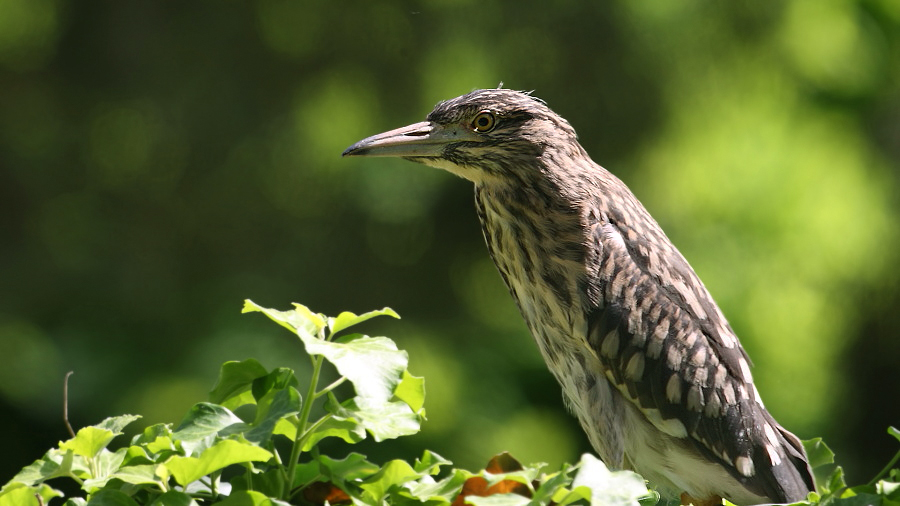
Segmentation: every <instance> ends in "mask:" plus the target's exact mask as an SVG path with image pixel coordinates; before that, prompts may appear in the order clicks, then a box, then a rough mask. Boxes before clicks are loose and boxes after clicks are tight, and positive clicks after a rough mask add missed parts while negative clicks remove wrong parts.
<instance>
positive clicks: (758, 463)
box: [343, 86, 815, 506]
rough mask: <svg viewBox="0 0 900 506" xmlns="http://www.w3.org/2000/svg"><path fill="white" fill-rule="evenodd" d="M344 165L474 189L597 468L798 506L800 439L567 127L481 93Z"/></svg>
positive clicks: (637, 212)
mask: <svg viewBox="0 0 900 506" xmlns="http://www.w3.org/2000/svg"><path fill="white" fill-rule="evenodd" d="M343 156H347V157H399V158H404V159H406V160H410V161H413V162H418V163H421V164H425V165H427V166H431V167H435V168H438V169H443V170H445V171H447V172H450V173H452V174H455V175H457V176H460V177H462V178H463V179H466V180H468V181H470V182H472V183H474V187H475V206H476V211H477V214H478V219H479V221H480V224H481V230H482V233H483V235H484V240H485V242H486V243H487V247H488V251H489V253H490V255H491V257H492V259H493V261H494V263H495V265H496V267H497V270H498V271H499V272H500V275H501V277H502V278H503V281H504V282H505V284H506V286H507V288H508V290H509V292H510V294H511V295H512V297H513V299H515V302H516V305H517V306H518V308H519V311H520V312H521V315H522V317H523V318H524V320H525V323H526V325H527V327H528V329H529V331H530V333H531V335H532V336H533V338H534V341H535V342H536V343H537V347H538V349H539V350H540V353H541V355H542V357H543V359H544V361H545V362H546V364H547V366H548V369H549V370H550V372H551V373H552V374H553V376H554V377H555V378H556V380H557V381H558V382H559V384H560V385H561V387H562V391H563V397H564V400H565V401H566V404H567V406H568V408H569V409H570V411H571V412H572V413H573V414H574V416H575V417H576V418H577V419H578V421H579V423H580V425H581V427H582V428H583V430H584V431H585V433H586V435H587V438H588V440H589V441H590V443H591V445H592V446H593V448H594V449H595V450H596V452H597V454H598V455H599V456H600V458H601V460H603V461H604V463H605V464H606V465H607V466H608V467H610V468H612V469H629V470H633V471H635V472H637V473H638V474H640V475H641V476H642V477H643V478H644V479H646V480H647V481H648V482H649V483H650V484H651V485H652V486H653V487H654V488H655V489H656V490H657V491H658V492H659V493H660V494H661V495H662V496H667V497H671V498H673V499H679V498H680V501H681V502H682V503H683V504H695V505H704V506H706V505H712V504H721V500H722V498H725V499H728V500H729V501H731V502H732V503H735V504H738V505H751V504H761V503H789V502H796V501H801V500H805V499H806V498H807V495H808V493H809V492H811V491H814V490H815V484H814V481H813V477H812V471H811V469H810V465H809V461H808V458H807V456H806V453H805V451H804V448H803V445H802V444H801V442H800V440H799V439H798V438H797V437H796V436H795V435H794V434H792V433H791V432H789V431H788V430H786V429H785V428H783V427H782V426H781V425H779V424H778V422H776V421H775V419H774V418H773V417H772V415H771V414H770V413H769V412H768V411H767V410H766V408H765V406H764V405H763V402H762V399H761V398H760V395H759V392H758V391H757V388H756V386H755V384H754V382H753V377H752V375H751V370H750V359H749V357H748V355H747V353H746V352H745V351H744V349H743V347H742V346H741V344H740V341H739V340H738V338H737V336H736V335H735V332H734V330H733V329H732V327H731V326H730V324H729V323H728V321H727V320H726V318H725V316H724V315H723V313H722V311H721V310H720V308H719V307H718V306H717V305H716V303H715V301H714V300H713V298H712V296H711V295H710V293H709V291H708V290H707V289H706V287H705V286H704V285H703V283H702V282H701V280H700V278H699V277H698V276H697V274H696V273H695V272H694V270H693V269H692V268H691V266H690V265H689V264H688V262H687V260H685V258H684V256H682V254H681V253H680V252H679V251H678V249H677V248H676V247H675V246H674V245H673V244H672V242H671V241H670V240H669V238H668V237H667V236H666V234H665V233H664V232H663V230H662V229H661V228H660V226H659V224H658V223H657V222H656V220H654V218H653V217H652V216H651V215H650V213H649V212H648V211H647V210H646V208H645V207H644V206H643V205H642V204H641V203H640V202H639V201H638V199H637V198H636V197H635V195H634V194H633V193H632V192H631V190H630V189H629V188H628V187H627V186H626V185H625V183H623V182H622V181H621V180H620V179H619V178H618V177H616V176H615V175H613V174H612V173H611V172H609V171H608V170H606V169H604V168H603V167H601V166H600V165H599V164H597V163H596V162H594V161H593V160H592V159H591V157H590V156H589V155H588V153H587V152H586V150H585V149H584V148H583V147H582V146H581V144H580V143H579V141H578V138H577V135H576V133H575V130H574V129H573V128H572V126H571V125H570V124H569V122H568V121H566V120H565V119H563V118H562V117H561V116H559V115H558V114H556V113H555V112H553V111H552V110H551V109H550V108H549V106H548V105H547V104H546V102H544V101H543V100H540V99H538V98H536V97H535V96H533V95H532V93H531V92H521V91H515V90H511V89H503V88H502V86H501V87H500V88H497V89H479V90H475V91H472V92H470V93H468V94H465V95H462V96H459V97H456V98H453V99H450V100H446V101H443V102H440V103H439V104H437V105H436V106H435V108H434V110H432V111H431V112H430V113H429V114H428V115H427V116H426V118H425V121H423V122H418V123H414V124H411V125H409V126H405V127H402V128H397V129H394V130H390V131H387V132H384V133H381V134H377V135H373V136H371V137H368V138H365V139H363V140H361V141H359V142H357V143H355V144H353V145H352V146H350V147H349V148H347V149H346V150H345V151H344V152H343Z"/></svg>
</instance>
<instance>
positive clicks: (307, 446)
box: [302, 416, 366, 452]
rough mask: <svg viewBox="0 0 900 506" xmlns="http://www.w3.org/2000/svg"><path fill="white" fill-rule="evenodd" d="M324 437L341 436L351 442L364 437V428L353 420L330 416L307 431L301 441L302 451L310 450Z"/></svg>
mask: <svg viewBox="0 0 900 506" xmlns="http://www.w3.org/2000/svg"><path fill="white" fill-rule="evenodd" d="M326 437H337V438H341V439H343V440H344V441H346V442H348V443H351V444H353V443H358V442H360V441H362V440H363V439H365V438H366V429H365V428H363V426H362V425H360V424H359V423H358V422H356V421H355V420H350V419H346V418H340V417H336V416H332V417H330V418H329V419H328V420H325V421H324V422H323V423H322V424H321V425H319V426H317V427H316V428H315V430H312V431H311V432H310V433H309V436H308V438H307V439H306V441H305V442H304V443H303V448H302V449H303V451H305V452H307V451H309V450H311V449H312V448H313V446H315V445H316V443H318V442H319V441H321V440H322V439H325V438H326Z"/></svg>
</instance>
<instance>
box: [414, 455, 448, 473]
mask: <svg viewBox="0 0 900 506" xmlns="http://www.w3.org/2000/svg"><path fill="white" fill-rule="evenodd" d="M452 464H453V463H452V462H450V461H449V460H447V459H445V458H444V457H441V456H440V455H438V454H437V453H434V452H432V451H430V450H425V452H423V453H422V458H420V459H416V462H415V464H414V465H413V468H414V469H415V470H416V472H419V473H422V474H423V475H424V474H431V475H435V474H438V473H439V472H440V468H441V466H449V465H452Z"/></svg>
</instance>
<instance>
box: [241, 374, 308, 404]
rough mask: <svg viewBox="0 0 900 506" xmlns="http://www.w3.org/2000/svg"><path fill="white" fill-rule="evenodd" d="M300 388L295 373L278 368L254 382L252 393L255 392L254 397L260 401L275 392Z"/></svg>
mask: <svg viewBox="0 0 900 506" xmlns="http://www.w3.org/2000/svg"><path fill="white" fill-rule="evenodd" d="M298 386H299V383H298V382H297V377H296V376H294V371H292V370H291V369H288V368H287V367H278V368H276V369H273V370H272V372H270V373H268V374H266V375H264V376H261V377H259V378H256V379H255V380H253V386H252V389H251V391H252V392H253V397H254V398H256V399H257V400H259V399H262V398H263V397H265V396H266V395H269V394H270V393H272V392H274V391H277V390H284V389H287V388H297V387H298Z"/></svg>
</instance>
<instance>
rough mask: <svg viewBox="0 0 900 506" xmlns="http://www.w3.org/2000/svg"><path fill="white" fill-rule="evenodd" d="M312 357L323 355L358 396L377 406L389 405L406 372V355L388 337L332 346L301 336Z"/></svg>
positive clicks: (353, 337) (342, 341)
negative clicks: (378, 403)
mask: <svg viewBox="0 0 900 506" xmlns="http://www.w3.org/2000/svg"><path fill="white" fill-rule="evenodd" d="M298 335H299V336H300V339H301V340H303V344H304V345H305V346H306V352H307V353H309V354H310V355H322V356H324V357H325V358H326V359H327V360H328V361H329V362H331V363H332V364H334V366H335V367H336V368H337V370H338V372H339V373H341V375H342V376H344V377H346V378H347V379H348V380H350V382H352V383H353V387H354V389H355V390H356V393H357V395H359V396H360V397H363V398H367V399H371V400H372V401H373V402H385V401H388V400H389V399H390V398H391V397H392V396H393V394H394V390H395V389H396V388H397V385H398V384H399V383H400V377H401V375H402V374H403V371H405V370H406V364H407V363H408V357H407V354H406V352H405V351H402V350H398V349H397V345H396V344H394V342H393V341H391V340H390V339H388V338H386V337H369V336H363V335H360V334H351V335H349V336H344V337H342V338H341V339H339V340H337V341H334V342H330V341H323V340H321V339H317V338H315V337H314V336H313V335H309V334H305V333H303V332H299V333H298Z"/></svg>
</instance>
